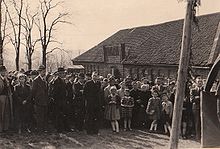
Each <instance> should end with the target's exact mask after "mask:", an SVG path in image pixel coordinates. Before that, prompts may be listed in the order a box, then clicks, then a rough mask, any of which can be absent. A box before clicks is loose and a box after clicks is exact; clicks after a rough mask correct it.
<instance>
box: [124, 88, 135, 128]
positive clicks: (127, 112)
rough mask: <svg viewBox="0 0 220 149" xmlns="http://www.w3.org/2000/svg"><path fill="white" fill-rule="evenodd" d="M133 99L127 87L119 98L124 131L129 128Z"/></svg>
mask: <svg viewBox="0 0 220 149" xmlns="http://www.w3.org/2000/svg"><path fill="white" fill-rule="evenodd" d="M133 107H134V99H133V98H132V97H131V96H130V91H129V89H125V91H124V97H123V98H122V100H121V117H122V118H123V119H124V131H126V130H127V128H128V130H131V118H132V109H133Z"/></svg>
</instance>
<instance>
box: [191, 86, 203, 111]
mask: <svg viewBox="0 0 220 149" xmlns="http://www.w3.org/2000/svg"><path fill="white" fill-rule="evenodd" d="M202 90H203V87H202V88H201V89H199V88H197V87H196V88H194V89H192V90H191V91H190V98H191V102H192V104H193V106H192V109H194V110H200V100H201V97H200V92H201V91H202Z"/></svg>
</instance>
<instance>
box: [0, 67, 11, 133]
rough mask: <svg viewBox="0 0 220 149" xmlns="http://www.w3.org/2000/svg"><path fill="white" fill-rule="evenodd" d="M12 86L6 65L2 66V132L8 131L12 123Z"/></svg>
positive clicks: (0, 71)
mask: <svg viewBox="0 0 220 149" xmlns="http://www.w3.org/2000/svg"><path fill="white" fill-rule="evenodd" d="M9 91H10V86H9V82H8V80H7V70H6V68H5V66H0V132H3V131H6V130H8V128H9V124H10V114H11V113H10V112H11V111H10V109H11V108H10V98H9V96H10V94H9Z"/></svg>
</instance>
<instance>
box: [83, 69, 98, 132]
mask: <svg viewBox="0 0 220 149" xmlns="http://www.w3.org/2000/svg"><path fill="white" fill-rule="evenodd" d="M83 96H84V97H85V102H86V131H87V134H90V135H92V134H97V135H98V132H99V125H100V123H99V121H100V115H101V114H100V112H101V107H102V105H101V83H100V82H99V81H98V73H97V72H93V73H92V80H90V81H87V82H86V84H85V87H84V92H83Z"/></svg>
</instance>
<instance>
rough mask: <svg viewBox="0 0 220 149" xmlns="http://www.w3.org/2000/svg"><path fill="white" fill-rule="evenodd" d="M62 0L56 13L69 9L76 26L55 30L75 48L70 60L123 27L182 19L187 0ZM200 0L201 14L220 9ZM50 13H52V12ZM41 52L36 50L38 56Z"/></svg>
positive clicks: (219, 1) (213, 0) (213, 1)
mask: <svg viewBox="0 0 220 149" xmlns="http://www.w3.org/2000/svg"><path fill="white" fill-rule="evenodd" d="M27 1H28V2H29V3H30V5H31V7H32V9H37V6H38V5H39V1H38V0H27ZM53 1H54V2H57V1H62V0H53ZM63 1H64V4H63V7H61V8H60V7H59V8H58V9H56V12H53V13H54V15H57V13H58V12H60V11H66V12H69V13H70V14H71V16H70V18H69V20H70V21H71V22H72V23H73V25H62V26H60V27H59V30H57V31H56V38H57V39H58V40H59V41H61V42H62V43H63V48H65V49H67V50H69V51H72V52H71V54H68V58H69V60H70V59H72V58H74V57H76V56H78V55H79V54H82V53H83V52H85V51H86V50H88V49H90V48H92V47H93V46H95V45H97V44H98V43H100V42H101V41H103V40H105V39H106V38H108V37H109V36H111V35H113V34H114V33H115V32H117V31H119V30H121V29H126V28H132V27H137V26H147V25H152V24H158V23H163V22H167V21H171V20H176V19H180V18H181V19H182V18H184V16H185V10H186V2H184V1H185V0H183V2H178V1H180V0H63ZM201 3H202V5H201V6H200V7H199V10H198V13H197V14H198V15H203V14H209V13H215V12H220V0H201ZM50 15H51V16H53V14H50ZM54 17H55V16H54ZM37 35H38V34H37ZM40 48H41V47H40V46H39V49H40ZM49 48H50V47H49ZM39 51H40V50H38V52H35V53H34V54H35V55H37V56H38V57H39ZM5 53H6V54H5V58H6V59H7V60H8V61H9V62H10V61H13V60H14V55H15V54H14V50H13V49H12V50H7V51H6V52H5ZM21 57H23V59H24V52H22V53H21ZM36 60H37V61H39V60H38V59H36ZM36 60H35V61H36ZM34 63H35V62H34ZM9 64H11V63H9ZM6 65H7V64H6Z"/></svg>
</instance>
